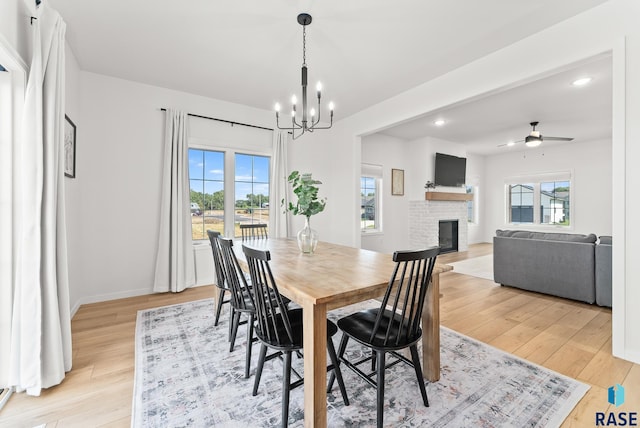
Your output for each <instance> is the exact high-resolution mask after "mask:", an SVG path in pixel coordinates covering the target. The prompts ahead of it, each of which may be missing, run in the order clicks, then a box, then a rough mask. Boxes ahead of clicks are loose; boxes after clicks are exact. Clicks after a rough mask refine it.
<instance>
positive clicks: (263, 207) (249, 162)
mask: <svg viewBox="0 0 640 428" xmlns="http://www.w3.org/2000/svg"><path fill="white" fill-rule="evenodd" d="M235 160H236V174H235V191H236V192H235V194H236V201H235V224H236V231H235V236H240V229H239V225H240V224H252V223H265V224H267V225H268V224H269V161H270V158H269V157H267V156H256V155H245V154H236V157H235Z"/></svg>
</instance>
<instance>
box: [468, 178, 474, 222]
mask: <svg viewBox="0 0 640 428" xmlns="http://www.w3.org/2000/svg"><path fill="white" fill-rule="evenodd" d="M466 187H467V194H473V199H471V200H469V201H467V223H475V222H476V213H475V199H476V196H475V192H474V191H473V186H466Z"/></svg>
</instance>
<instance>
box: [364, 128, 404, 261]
mask: <svg viewBox="0 0 640 428" xmlns="http://www.w3.org/2000/svg"><path fill="white" fill-rule="evenodd" d="M407 158H408V156H407V155H406V144H405V141H404V140H402V139H399V138H393V137H389V136H386V135H381V134H375V135H370V136H368V137H364V138H363V139H362V162H363V163H370V164H374V165H381V166H382V183H383V184H382V186H383V187H382V189H381V205H382V232H380V233H373V234H363V235H362V248H365V249H367V250H374V251H380V252H383V253H389V254H391V253H393V252H394V251H395V250H400V249H406V248H409V247H408V242H409V227H408V221H409V196H408V195H407V189H406V184H407V182H408V180H412V179H413V177H412V174H413V172H412V171H411V169H410V168H409V162H408V159H407ZM392 168H395V169H403V170H404V180H405V194H404V196H399V195H396V196H394V195H391V169H392Z"/></svg>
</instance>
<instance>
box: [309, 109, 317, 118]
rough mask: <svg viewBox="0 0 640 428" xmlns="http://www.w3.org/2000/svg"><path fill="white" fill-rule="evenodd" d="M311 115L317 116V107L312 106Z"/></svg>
mask: <svg viewBox="0 0 640 428" xmlns="http://www.w3.org/2000/svg"><path fill="white" fill-rule="evenodd" d="M310 114H311V117H316V109H314V108H312V109H311V111H310Z"/></svg>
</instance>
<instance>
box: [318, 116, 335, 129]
mask: <svg viewBox="0 0 640 428" xmlns="http://www.w3.org/2000/svg"><path fill="white" fill-rule="evenodd" d="M332 126H333V115H331V122H330V123H329V126H314V127H313V129H329V128H331V127H332Z"/></svg>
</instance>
